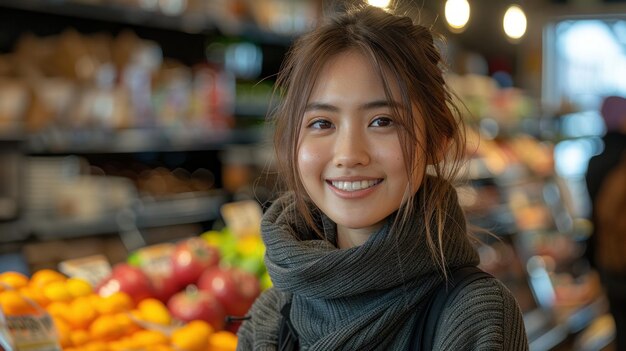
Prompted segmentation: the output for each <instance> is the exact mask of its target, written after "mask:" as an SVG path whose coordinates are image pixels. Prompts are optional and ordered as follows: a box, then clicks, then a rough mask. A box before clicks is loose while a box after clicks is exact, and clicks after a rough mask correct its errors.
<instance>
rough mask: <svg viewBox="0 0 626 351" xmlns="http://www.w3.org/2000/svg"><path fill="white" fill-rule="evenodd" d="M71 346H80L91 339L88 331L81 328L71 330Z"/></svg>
mask: <svg viewBox="0 0 626 351" xmlns="http://www.w3.org/2000/svg"><path fill="white" fill-rule="evenodd" d="M70 339H71V340H72V345H73V346H82V345H85V344H86V343H88V342H89V341H91V339H90V338H89V333H88V332H87V331H86V330H83V329H76V330H72V331H71V334H70Z"/></svg>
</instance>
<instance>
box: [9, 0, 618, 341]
mask: <svg viewBox="0 0 626 351" xmlns="http://www.w3.org/2000/svg"><path fill="white" fill-rule="evenodd" d="M352 2H353V1H350V0H346V1H339V0H336V1H331V0H0V164H1V165H2V166H1V167H0V296H2V295H3V294H4V295H6V296H5V297H3V298H2V299H0V305H2V307H3V309H4V314H5V316H3V317H1V318H0V350H1V349H2V348H3V347H4V349H6V350H12V349H13V350H20V349H23V350H26V349H28V350H38V349H37V348H36V347H35V346H32V345H31V346H28V345H29V344H28V343H29V342H32V341H33V340H38V342H39V343H40V344H41V345H44V344H45V345H47V346H46V347H49V348H41V350H44V349H45V350H61V349H63V350H79V349H80V350H83V349H85V350H87V349H88V348H87V347H86V346H85V345H89V344H91V345H92V346H93V348H90V350H96V349H98V348H96V346H99V347H101V348H100V349H104V350H118V349H119V350H123V349H142V348H141V347H143V346H145V347H147V346H146V345H153V344H150V343H151V342H152V343H154V345H157V344H158V345H160V346H162V348H158V350H169V349H172V350H173V349H174V348H168V347H176V349H177V350H191V351H193V350H200V349H203V350H207V349H214V350H231V349H232V350H234V345H236V337H235V334H233V332H234V331H236V326H235V327H233V326H232V325H220V323H221V322H219V321H218V322H215V320H211V318H216V317H215V316H216V315H217V314H216V313H215V312H213V315H210V313H208V314H209V316H208V317H207V316H206V315H205V316H204V317H206V318H204V320H205V321H208V325H209V327H206V325H207V324H206V323H205V324H201V323H196V324H194V323H191V322H189V323H185V322H186V321H192V320H195V319H196V317H197V316H188V315H184V313H188V312H184V310H185V308H183V307H181V306H183V305H184V304H185V303H187V304H191V302H189V301H183V299H182V298H181V300H180V301H177V302H178V306H175V307H172V305H176V304H174V303H170V302H171V298H172V296H174V295H175V294H178V293H181V292H187V293H190V292H189V291H184V290H185V289H184V286H186V285H187V284H188V283H195V284H197V285H198V286H199V288H200V290H202V287H203V286H208V285H210V284H211V283H210V282H208V281H209V280H211V279H221V276H218V273H214V275H215V276H209V275H207V274H204V275H202V276H201V278H199V277H200V275H199V274H200V273H197V274H195V273H194V274H195V276H193V277H191V276H190V277H189V278H188V279H187V278H185V279H187V281H185V282H174V283H172V282H169V281H168V280H167V279H169V278H170V275H172V274H170V273H171V272H172V270H174V268H172V267H171V264H170V258H171V257H173V256H174V255H176V254H177V253H178V254H179V255H181V257H182V256H184V255H183V254H186V256H184V257H186V259H187V261H189V260H198V261H202V260H203V258H198V257H196V256H194V253H193V252H194V250H195V251H196V252H197V251H199V250H204V251H203V255H209V256H211V255H216V256H219V260H221V261H222V263H224V266H225V267H228V268H232V267H235V268H237V269H239V270H242V271H245V272H246V273H248V275H252V276H253V279H255V282H256V283H257V285H258V286H259V288H258V289H260V290H263V289H265V288H267V287H268V286H270V285H271V281H270V280H269V277H268V275H267V272H266V271H265V268H264V266H263V252H264V248H263V244H262V242H261V240H260V238H259V233H258V223H259V219H260V216H261V214H262V211H263V210H264V209H265V208H266V206H267V204H268V203H270V202H271V200H272V199H273V198H274V197H275V196H276V194H277V190H276V179H275V178H274V177H273V175H274V173H273V172H272V170H273V165H274V160H273V157H274V156H273V150H272V146H271V135H272V130H271V125H269V124H268V123H266V117H267V115H268V112H269V111H271V109H272V107H274V106H275V105H276V103H277V101H276V97H275V96H274V95H273V83H274V81H275V78H276V73H277V72H278V71H279V69H280V67H281V63H282V61H283V58H284V57H285V54H286V53H287V51H288V49H289V47H290V45H291V44H292V43H293V41H294V40H295V39H297V38H298V36H300V35H301V34H302V33H304V32H306V31H307V30H309V29H310V28H312V27H313V26H315V24H316V23H318V22H319V21H320V20H321V19H322V18H323V17H324V16H326V15H328V14H332V13H333V12H337V11H341V10H343V9H345V8H347V7H349V6H351V3H352ZM370 4H371V6H381V7H386V6H396V7H397V8H398V9H401V11H402V12H403V13H406V14H407V15H408V16H411V17H413V18H419V21H420V22H421V23H422V24H425V25H427V26H429V27H432V28H433V30H434V31H435V32H436V33H438V34H440V35H441V37H442V40H440V41H439V42H438V43H439V44H441V45H440V48H441V50H442V53H443V56H444V59H445V62H446V65H447V70H446V79H447V83H448V85H449V86H450V87H451V89H452V90H453V91H454V93H455V94H456V95H457V96H458V98H459V99H460V100H461V101H462V102H463V104H464V105H465V107H466V109H464V110H463V118H464V119H465V120H466V122H467V125H468V133H467V134H468V159H467V162H466V164H465V169H464V172H463V174H464V179H463V181H462V182H459V183H460V184H461V185H460V186H459V187H458V189H457V190H458V193H459V198H460V201H461V204H462V206H463V207H464V209H465V210H466V213H467V217H468V219H469V222H470V223H472V224H474V225H476V226H477V227H480V228H484V229H487V231H489V232H490V233H491V234H494V235H491V234H490V235H484V236H482V234H481V233H480V232H479V233H477V234H476V235H478V236H480V239H481V240H480V244H477V249H478V252H479V253H480V256H481V268H483V269H484V270H486V271H487V272H489V273H491V274H493V275H495V276H496V277H497V278H499V279H500V280H502V281H503V282H504V283H505V285H506V286H507V287H508V288H509V289H510V290H511V292H512V293H513V294H514V295H515V297H516V298H517V300H518V303H519V305H520V307H521V309H522V312H523V315H524V323H525V326H526V330H527V334H528V338H529V342H530V349H531V350H537V351H538V350H605V351H607V350H614V347H615V346H614V338H615V335H616V334H617V331H616V327H615V324H614V321H613V318H612V316H611V314H610V313H609V307H608V302H607V298H606V294H605V291H604V288H603V285H602V283H601V281H600V278H599V274H598V272H597V271H596V270H595V269H594V268H593V267H592V265H591V264H590V262H589V259H588V255H587V253H588V251H587V247H588V245H587V239H588V238H589V237H590V235H591V234H592V232H593V225H592V223H591V220H590V218H591V213H592V212H591V211H592V202H591V201H590V197H589V195H588V189H587V186H586V182H585V176H586V174H587V165H588V163H589V160H590V159H591V157H593V156H595V155H598V154H600V153H601V152H602V151H603V148H604V144H603V141H602V137H603V135H604V134H605V133H606V131H607V127H606V125H605V123H604V120H603V118H602V116H601V114H600V109H601V104H602V102H603V100H604V98H605V97H606V96H610V95H618V96H626V80H624V77H626V1H624V0H519V1H513V0H507V1H494V0H467V1H465V0H448V1H443V0H406V1H398V2H397V3H394V2H393V1H392V3H391V4H389V2H388V1H382V0H378V1H375V0H371V1H370ZM620 72H621V73H620ZM198 238H199V239H201V240H192V239H198ZM182 244H185V245H182ZM204 245H207V246H208V247H210V248H217V249H218V251H217V252H216V251H210V250H209V249H207V248H206V247H205V246H204ZM185 250H186V251H185ZM180 251H184V252H183V253H180ZM200 256H202V255H200ZM205 258H206V257H204V260H203V261H202V262H200V263H198V264H205V263H206V259H205ZM196 263H197V262H195V261H194V262H192V264H189V262H187V266H192V265H193V264H196ZM121 265H123V267H122V268H123V269H126V271H122V270H123V269H122V268H120V269H118V268H119V267H121ZM114 267H115V269H114ZM133 269H135V271H133ZM137 269H139V270H140V271H143V272H144V273H145V272H148V273H147V274H146V275H147V276H148V279H149V280H150V282H151V283H150V284H152V289H153V290H152V291H153V292H154V291H156V290H157V288H156V287H155V286H159V287H161V289H160V290H159V293H160V294H162V296H161V295H159V296H158V297H157V298H155V296H156V295H154V294H153V295H152V297H151V298H150V299H148V300H142V299H141V298H142V297H145V296H146V295H141V294H143V293H145V291H140V290H141V289H142V287H136V286H135V287H131V288H129V289H135V291H134V292H133V293H128V295H125V297H126V298H128V296H130V298H131V300H132V301H127V300H128V299H126V300H124V299H123V298H120V295H110V296H117V297H118V298H119V301H117V300H116V301H113V300H112V299H109V300H106V299H105V298H104V297H101V300H98V301H97V302H94V305H96V306H97V308H96V307H89V306H91V305H90V304H86V301H87V299H86V297H85V296H91V295H94V294H95V295H97V294H98V293H101V292H102V291H103V289H102V286H103V281H105V280H107V279H111V277H114V276H115V274H118V275H119V276H121V278H120V277H118V280H117V281H116V282H118V283H119V281H123V280H124V279H125V278H127V277H128V276H129V275H132V274H139V273H137V272H136V270H137ZM177 269H181V272H182V273H178V276H179V277H181V276H186V274H188V273H189V274H191V275H193V274H192V273H190V270H189V269H187V270H185V267H183V268H180V267H178V268H177ZM205 272H206V271H205ZM205 272H203V273H205ZM220 274H226V275H229V274H230V273H228V272H226V273H224V272H220ZM230 275H232V276H236V274H234V273H233V274H230ZM142 277H143V276H142ZM155 277H157V278H155ZM248 278H249V277H248ZM137 279H139V278H137ZM229 279H230V278H229ZM202 280H204V282H202ZM235 281H236V282H238V283H239V284H240V285H242V284H243V285H245V284H250V281H247V282H246V280H245V279H244V278H241V279H239V278H237V279H235ZM84 282H87V283H88V284H87V285H85V284H82V283H84ZM129 284H130V283H129ZM104 285H105V286H108V287H109V288H111V284H108V285H106V284H104ZM118 285H119V284H118ZM173 286H175V287H176V288H175V291H163V290H167V288H170V287H173ZM118 288H119V286H118ZM96 289H98V290H97V291H96ZM105 290H106V289H105ZM170 290H171V289H170ZM18 291H19V292H20V294H19V296H22V297H24V299H23V301H26V303H27V304H28V306H26V307H25V306H21V305H20V304H19V303H17V302H12V301H13V300H11V299H12V298H14V297H15V296H14V295H12V293H14V292H18ZM8 292H10V293H11V294H10V293H8ZM237 293H240V291H239V290H238V288H237V287H234V288H232V291H226V294H227V295H228V294H230V295H237ZM245 293H246V292H245V291H244V292H243V293H241V294H243V295H242V297H241V298H240V300H245V299H246V298H250V296H247V297H246V296H245ZM190 294H191V293H190ZM216 294H217V293H216ZM101 295H102V294H101ZM257 295H258V294H257ZM164 296H166V297H164ZM255 296H256V295H254V296H253V297H255ZM89 301H91V300H89ZM93 301H96V300H95V299H93ZM141 301H144V303H143V304H142V303H141ZM145 301H148V302H145ZM114 302H115V303H114ZM131 302H132V303H131ZM239 302H241V301H239ZM220 303H221V300H220ZM226 305H228V303H225V304H224V306H226ZM20 306H21V307H20ZM81 306H82V307H81ZM85 306H87V307H85ZM107 306H108V307H107ZM133 306H134V307H133ZM72 308H76V309H77V311H78V310H80V311H85V310H90V311H92V313H91V314H89V313H86V312H84V313H82V314H80V315H81V318H82V319H79V320H78V319H77V317H76V315H79V313H74V314H72V313H70V314H71V315H72V316H73V317H72V316H69V317H68V316H65V315H64V313H65V314H67V312H66V311H67V310H70V311H71V310H72ZM107 308H110V309H109V310H108V311H113V310H115V311H125V310H124V308H126V309H128V310H127V311H126V312H128V311H131V310H132V311H135V312H136V313H134V314H132V316H133V318H131V319H130V320H124V321H125V322H126V323H133V326H134V327H133V328H130V329H129V328H126V329H124V328H121V327H119V326H120V325H124V324H123V322H121V321H120V320H121V319H120V318H118V319H117V320H116V322H115V323H117V324H115V323H114V322H113V320H112V319H110V318H109V317H111V316H112V314H107V313H106V312H103V310H107ZM232 308H234V309H237V308H241V306H235V305H233V306H230V305H228V307H224V310H226V309H231V310H230V311H233V310H232ZM244 308H245V307H244ZM196 310H200V308H196ZM181 311H183V312H181ZM142 313H143V314H142ZM244 313H245V309H244ZM234 314H236V313H234ZM122 315H127V314H122ZM24 316H27V317H29V318H31V319H30V320H32V321H34V322H35V323H33V324H31V325H30V326H29V327H26V331H24V330H23V329H22V331H20V332H17V331H16V328H17V327H16V324H12V323H18V322H16V321H17V320H19V321H22V322H20V323H25V322H23V321H24ZM66 317H67V318H66ZM20 318H22V319H20ZM46 318H48V319H47V320H48V321H49V320H50V318H52V320H53V321H54V323H52V324H50V323H48V324H46V322H45V320H46ZM107 318H109V319H107ZM4 320H8V321H9V323H7V322H6V321H4ZM173 320H175V321H177V322H176V323H175V322H173ZM181 321H182V322H181ZM51 325H54V327H50V326H51ZM111 325H117V326H118V328H117V329H115V328H113V327H112V326H111ZM155 325H156V326H157V327H154V326H155ZM174 325H175V326H174ZM164 328H169V329H167V330H168V332H167V333H165V332H163V330H165V329H164ZM194 328H195V329H194ZM203 328H204V329H203ZM128 330H132V331H133V333H134V334H133V335H135V336H134V338H131V337H130V336H129V335H128V333H130V332H129V331H128ZM621 332H622V333H623V332H624V331H621ZM20 333H22V334H20ZM24 333H26V334H24ZM203 333H205V334H206V335H209V334H210V336H209V337H204V340H196V339H201V337H198V335H204V334H203ZM192 334H193V335H194V337H190V336H189V335H192ZM98 338H101V340H108V341H107V344H105V343H104V342H103V341H96V339H98ZM140 339H141V341H140ZM98 340H100V339H98ZM111 340H115V341H111ZM194 341H195V342H197V344H194V345H191V343H192V342H194ZM131 342H135V344H133V345H134V348H129V347H128V346H126V348H125V346H124V345H131V344H130V343H131ZM124 343H126V344H124ZM141 343H143V344H141ZM203 343H204V344H203ZM187 344H189V346H186V345H187ZM11 345H12V346H11ZM20 345H23V346H22V347H21V348H20ZM50 345H53V346H50ZM54 345H56V346H54ZM94 345H96V346H94ZM103 345H104V346H103ZM113 345H115V347H114V346H113ZM138 345H139V346H138ZM142 345H143V346H142ZM172 345H173V346H172ZM198 345H200V346H198ZM83 346H84V347H83ZM11 347H13V348H11ZM28 347H32V348H28ZM54 347H56V348H54ZM80 347H83V348H80ZM146 349H148V348H146ZM154 350H157V348H154Z"/></svg>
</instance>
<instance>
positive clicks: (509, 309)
mask: <svg viewBox="0 0 626 351" xmlns="http://www.w3.org/2000/svg"><path fill="white" fill-rule="evenodd" d="M433 347H434V349H435V350H442V351H443V350H445V351H448V350H449V351H452V350H455V351H459V350H468V351H469V350H472V351H476V350H485V351H486V350H490V351H491V350H503V351H527V350H528V348H529V346H528V339H527V336H526V329H525V327H524V321H523V318H522V313H521V310H520V308H519V305H518V304H517V301H516V300H515V298H514V297H513V294H512V293H511V292H510V291H509V290H508V289H507V288H506V287H505V286H504V285H502V283H501V282H500V281H498V280H496V279H481V280H477V281H475V282H473V283H472V284H470V285H469V286H468V287H466V288H465V289H464V290H463V291H461V292H460V293H459V294H458V295H457V296H456V297H455V298H454V300H453V301H451V302H448V304H447V306H446V308H445V309H444V311H443V314H442V316H441V318H440V320H439V323H438V325H437V331H436V332H435V337H434V345H433Z"/></svg>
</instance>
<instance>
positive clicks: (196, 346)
mask: <svg viewBox="0 0 626 351" xmlns="http://www.w3.org/2000/svg"><path fill="white" fill-rule="evenodd" d="M212 332H213V328H212V327H211V326H210V325H209V324H208V323H206V322H203V321H192V322H189V323H188V324H187V325H185V326H183V327H180V328H178V329H176V330H174V332H172V345H174V346H175V347H176V348H179V349H181V350H184V351H206V349H207V348H208V347H209V336H210V335H211V333H212Z"/></svg>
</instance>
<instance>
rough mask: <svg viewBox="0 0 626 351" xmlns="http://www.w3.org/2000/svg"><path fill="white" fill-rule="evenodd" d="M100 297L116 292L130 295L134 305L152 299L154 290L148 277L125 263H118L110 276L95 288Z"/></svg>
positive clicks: (138, 269)
mask: <svg viewBox="0 0 626 351" xmlns="http://www.w3.org/2000/svg"><path fill="white" fill-rule="evenodd" d="M96 291H97V292H98V294H99V295H100V296H109V295H111V294H113V293H116V292H118V291H123V292H125V293H127V294H128V295H130V297H131V298H132V299H133V301H134V302H135V304H137V303H138V302H139V301H141V300H143V299H145V298H148V297H152V296H153V294H154V290H153V288H152V283H151V282H150V278H148V275H146V273H144V272H143V271H142V270H141V269H140V268H138V267H134V266H131V265H129V264H127V263H119V264H117V265H115V267H113V270H112V271H111V274H110V275H109V276H108V277H107V278H105V279H103V280H102V281H101V282H100V284H99V285H98V286H97V287H96Z"/></svg>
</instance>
